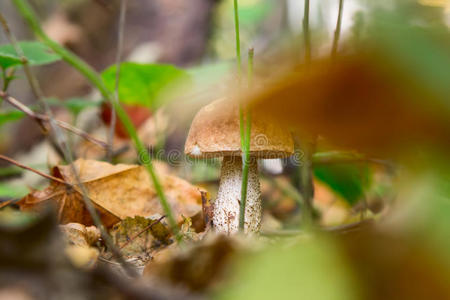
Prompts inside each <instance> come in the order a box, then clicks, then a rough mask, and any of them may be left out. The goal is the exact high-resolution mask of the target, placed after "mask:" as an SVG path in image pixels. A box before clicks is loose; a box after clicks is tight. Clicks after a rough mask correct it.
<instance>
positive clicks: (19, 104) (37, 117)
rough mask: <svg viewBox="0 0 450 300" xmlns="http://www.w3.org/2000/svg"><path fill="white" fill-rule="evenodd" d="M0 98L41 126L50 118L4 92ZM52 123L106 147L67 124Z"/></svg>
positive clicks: (61, 122)
mask: <svg viewBox="0 0 450 300" xmlns="http://www.w3.org/2000/svg"><path fill="white" fill-rule="evenodd" d="M0 98H3V99H4V100H5V101H6V102H8V103H9V104H11V105H12V106H14V107H15V108H17V109H18V110H20V111H22V112H24V113H25V114H26V115H28V116H29V117H31V118H33V119H35V120H36V122H38V123H39V124H42V121H43V122H47V123H48V122H50V117H49V116H47V115H44V114H39V113H35V112H34V111H32V110H31V109H30V108H29V107H28V106H26V105H25V104H23V103H22V102H20V101H19V100H17V99H15V98H14V97H11V96H10V95H9V94H8V93H6V92H5V91H0ZM54 122H55V124H56V125H58V126H59V127H61V128H64V129H66V130H68V131H70V132H72V133H74V134H76V135H79V136H80V137H82V138H84V139H86V140H87V141H89V142H92V143H94V144H96V145H98V146H100V147H102V148H107V147H108V145H107V144H106V143H105V142H103V141H100V140H98V139H96V138H95V137H93V136H91V135H89V134H88V133H87V132H84V131H83V130H81V129H78V128H76V127H74V126H72V125H70V124H69V123H66V122H64V121H60V120H56V119H54Z"/></svg>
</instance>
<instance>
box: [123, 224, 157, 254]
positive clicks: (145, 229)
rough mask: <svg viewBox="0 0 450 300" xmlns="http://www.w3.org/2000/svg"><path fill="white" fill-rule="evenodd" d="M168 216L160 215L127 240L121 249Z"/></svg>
mask: <svg viewBox="0 0 450 300" xmlns="http://www.w3.org/2000/svg"><path fill="white" fill-rule="evenodd" d="M165 217H166V216H162V217H160V218H159V219H158V220H155V221H153V222H151V223H150V224H149V225H148V226H146V227H145V228H144V229H142V230H141V231H139V233H137V234H136V235H134V236H133V237H132V238H130V239H129V240H128V241H126V242H125V244H123V245H122V246H121V247H120V248H119V249H120V250H122V249H123V248H125V247H126V246H128V245H129V244H130V243H131V242H133V241H134V240H135V239H136V238H138V237H139V236H140V235H141V234H143V233H144V232H146V231H148V230H150V229H151V228H152V227H153V226H154V225H156V224H158V223H159V222H161V221H162V220H163V219H164V218H165Z"/></svg>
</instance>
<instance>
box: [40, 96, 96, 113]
mask: <svg viewBox="0 0 450 300" xmlns="http://www.w3.org/2000/svg"><path fill="white" fill-rule="evenodd" d="M47 102H48V103H49V104H50V105H54V106H63V107H65V108H67V109H68V110H70V112H71V113H72V114H74V115H78V114H79V113H80V112H81V111H83V110H84V109H86V108H89V107H98V106H100V105H101V102H100V101H90V100H87V99H83V98H70V99H67V100H64V101H62V100H59V99H56V98H48V99H47Z"/></svg>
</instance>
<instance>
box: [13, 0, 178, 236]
mask: <svg viewBox="0 0 450 300" xmlns="http://www.w3.org/2000/svg"><path fill="white" fill-rule="evenodd" d="M13 2H14V4H15V6H16V8H17V10H18V12H19V13H20V15H21V16H22V17H23V18H24V19H25V20H26V21H27V23H28V24H29V26H30V28H31V29H32V30H33V32H34V34H35V35H36V36H37V37H38V38H40V39H41V40H42V41H43V42H44V43H45V44H46V45H47V46H48V47H50V48H51V49H52V50H53V51H55V53H57V54H59V55H60V56H61V57H62V58H63V59H64V61H66V62H67V63H68V64H70V65H71V66H73V67H74V68H75V69H76V70H78V71H79V72H80V73H81V74H82V75H83V76H84V77H86V78H87V79H88V80H89V81H90V82H91V83H92V84H93V85H94V86H95V87H97V88H98V89H99V91H100V93H101V94H102V96H103V97H104V98H105V99H107V100H109V101H110V102H111V103H112V105H113V106H114V109H115V110H116V112H117V115H118V116H119V119H120V120H121V122H122V123H123V125H124V126H125V128H126V130H127V132H128V134H129V135H130V137H131V139H132V140H133V142H134V144H135V147H136V150H137V152H138V153H139V155H140V157H141V158H142V161H143V163H144V164H145V166H146V168H147V171H148V172H149V175H150V178H151V179H152V181H153V184H154V186H155V190H156V193H157V195H158V198H159V201H160V203H161V206H162V207H163V209H164V212H165V215H166V217H167V220H168V222H169V225H170V227H171V230H172V232H173V233H174V234H176V235H178V226H177V223H176V221H175V218H174V216H173V213H172V209H171V208H170V205H169V203H168V201H167V198H166V196H165V194H164V191H163V188H162V186H161V183H160V181H159V178H158V176H157V174H156V172H155V170H154V168H153V164H152V161H151V157H150V154H149V153H148V151H147V149H146V148H145V146H144V144H143V143H142V141H141V140H140V139H139V137H138V135H137V132H136V128H135V127H134V125H133V123H132V122H131V119H130V117H129V116H128V114H127V113H126V112H125V110H124V109H123V108H122V106H121V105H120V103H115V102H114V101H111V100H112V99H113V97H112V95H111V93H110V91H109V90H108V89H107V88H106V86H105V85H104V83H103V81H102V80H101V78H100V76H99V75H98V74H97V73H96V72H95V71H94V69H92V68H91V67H90V66H89V65H88V64H87V63H85V62H84V61H83V60H81V59H80V58H79V57H78V56H76V55H75V54H73V53H71V52H70V51H68V50H66V49H65V48H63V47H62V46H61V45H59V44H58V43H56V42H54V41H53V40H51V39H50V38H49V37H48V36H47V35H46V34H45V33H44V31H43V30H42V28H41V26H40V23H39V21H38V19H37V16H36V15H35V13H34V12H33V10H32V8H31V7H30V6H29V4H28V3H27V2H26V0H13Z"/></svg>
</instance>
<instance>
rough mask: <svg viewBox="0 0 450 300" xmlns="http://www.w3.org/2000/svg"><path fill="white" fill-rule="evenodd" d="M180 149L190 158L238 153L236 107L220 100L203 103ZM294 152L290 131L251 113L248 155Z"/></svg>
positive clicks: (239, 152) (232, 103) (276, 156)
mask: <svg viewBox="0 0 450 300" xmlns="http://www.w3.org/2000/svg"><path fill="white" fill-rule="evenodd" d="M184 152H185V153H186V154H187V155H189V156H191V157H198V158H212V157H220V156H241V154H242V152H241V137H240V130H239V110H238V106H237V105H236V103H234V102H231V101H227V100H226V99H220V100H217V101H214V102H212V103H210V104H208V105H206V106H204V107H203V108H202V109H200V111H199V112H198V113H197V115H196V116H195V117H194V120H193V121H192V125H191V128H190V130H189V134H188V137H187V140H186V145H185V148H184ZM293 153H294V141H293V139H292V135H291V133H290V132H289V131H288V130H286V129H285V128H283V127H281V126H280V125H279V124H278V123H277V122H276V121H273V120H271V118H270V117H268V116H262V115H255V114H252V124H251V135H250V155H251V156H254V157H258V158H282V157H287V156H289V155H292V154H293Z"/></svg>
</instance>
